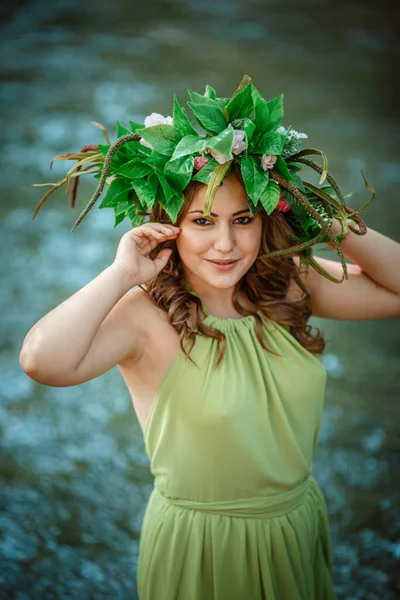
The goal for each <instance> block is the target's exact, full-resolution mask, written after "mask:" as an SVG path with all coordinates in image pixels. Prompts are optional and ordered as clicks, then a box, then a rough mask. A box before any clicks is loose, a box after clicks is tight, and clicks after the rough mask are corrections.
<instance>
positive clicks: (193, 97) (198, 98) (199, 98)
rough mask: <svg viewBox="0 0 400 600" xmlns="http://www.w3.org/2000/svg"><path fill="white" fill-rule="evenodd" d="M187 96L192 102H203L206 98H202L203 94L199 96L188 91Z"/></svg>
mask: <svg viewBox="0 0 400 600" xmlns="http://www.w3.org/2000/svg"><path fill="white" fill-rule="evenodd" d="M188 94H189V96H190V99H191V101H192V102H203V100H204V98H206V96H203V94H199V93H198V92H194V91H193V90H188Z"/></svg>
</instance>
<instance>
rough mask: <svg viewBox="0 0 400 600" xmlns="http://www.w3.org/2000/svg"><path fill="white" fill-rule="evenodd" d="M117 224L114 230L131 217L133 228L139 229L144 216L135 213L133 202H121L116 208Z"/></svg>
mask: <svg viewBox="0 0 400 600" xmlns="http://www.w3.org/2000/svg"><path fill="white" fill-rule="evenodd" d="M114 216H115V223H114V228H115V227H117V225H119V224H120V223H122V221H123V220H124V219H125V217H129V219H130V221H131V225H132V227H138V226H139V225H140V224H141V223H142V221H143V218H144V217H143V215H137V214H136V211H135V204H134V202H133V200H128V201H126V202H120V203H119V204H118V206H116V207H115V208H114Z"/></svg>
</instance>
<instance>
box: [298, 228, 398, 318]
mask: <svg viewBox="0 0 400 600" xmlns="http://www.w3.org/2000/svg"><path fill="white" fill-rule="evenodd" d="M332 229H333V232H334V233H335V234H337V233H340V224H339V222H338V221H336V220H334V223H333V226H332ZM328 245H329V246H331V244H330V243H329V244H328ZM341 247H342V250H343V253H344V255H345V257H346V258H348V259H349V260H351V261H352V262H353V263H354V264H349V265H348V275H349V278H348V280H344V281H343V282H342V283H340V284H338V283H333V282H331V281H329V280H328V279H326V278H325V277H323V276H322V275H320V274H319V273H317V272H316V271H315V270H314V269H312V268H310V269H308V273H307V275H306V276H305V277H304V283H305V284H306V286H307V287H308V289H309V290H310V292H311V309H312V314H313V315H314V316H316V317H323V318H328V319H339V320H351V321H366V320H372V319H387V318H393V317H400V244H398V243H397V242H395V241H394V240H392V239H390V238H388V237H386V236H385V235H382V234H381V233H378V232H377V231H374V230H373V229H370V228H368V231H367V233H366V234H365V235H363V236H359V235H356V234H355V233H353V232H351V231H350V233H349V234H348V235H347V237H346V238H345V239H344V240H343V241H342V242H341ZM315 260H316V261H317V262H318V263H319V264H320V265H321V266H322V267H323V268H324V269H325V270H326V271H328V272H329V273H331V274H332V275H333V276H334V277H336V278H337V279H341V277H342V267H341V264H340V263H339V262H335V261H332V260H328V259H326V258H320V257H315Z"/></svg>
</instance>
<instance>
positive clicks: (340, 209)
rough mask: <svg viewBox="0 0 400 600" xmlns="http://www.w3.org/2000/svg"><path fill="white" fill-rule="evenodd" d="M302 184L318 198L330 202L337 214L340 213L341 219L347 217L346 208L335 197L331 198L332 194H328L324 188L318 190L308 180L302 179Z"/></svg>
mask: <svg viewBox="0 0 400 600" xmlns="http://www.w3.org/2000/svg"><path fill="white" fill-rule="evenodd" d="M303 185H304V187H306V188H307V189H309V190H311V191H312V192H314V194H315V195H316V196H318V197H319V198H322V199H323V200H325V201H326V202H329V204H332V206H334V207H335V208H336V210H337V211H338V213H339V215H341V217H342V219H343V220H346V218H347V213H346V209H345V208H344V207H343V206H342V205H341V204H340V202H338V201H337V200H336V199H335V198H332V196H331V195H330V194H328V192H326V191H325V190H320V189H319V188H318V187H317V186H315V185H313V184H312V183H309V182H308V181H304V180H303Z"/></svg>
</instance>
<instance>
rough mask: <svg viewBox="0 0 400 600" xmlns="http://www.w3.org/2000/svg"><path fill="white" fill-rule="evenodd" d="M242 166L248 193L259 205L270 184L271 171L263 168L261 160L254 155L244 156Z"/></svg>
mask: <svg viewBox="0 0 400 600" xmlns="http://www.w3.org/2000/svg"><path fill="white" fill-rule="evenodd" d="M240 168H241V173H242V177H243V182H244V185H245V188H246V192H247V195H248V196H249V197H250V198H251V200H252V201H253V203H254V205H255V206H257V204H258V201H259V199H260V197H261V195H262V194H263V193H264V191H265V188H266V187H267V185H268V181H269V173H268V171H264V170H263V169H262V168H261V166H260V164H259V161H257V159H256V158H254V157H253V156H243V158H242V160H241V165H240Z"/></svg>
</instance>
